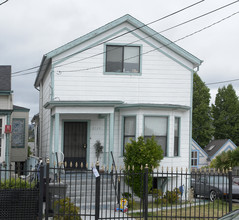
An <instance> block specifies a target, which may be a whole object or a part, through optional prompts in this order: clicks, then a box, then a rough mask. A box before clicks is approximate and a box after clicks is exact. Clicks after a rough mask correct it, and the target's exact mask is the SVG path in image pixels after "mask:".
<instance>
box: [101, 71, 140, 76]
mask: <svg viewBox="0 0 239 220" xmlns="http://www.w3.org/2000/svg"><path fill="white" fill-rule="evenodd" d="M104 75H123V76H141V75H142V73H133V72H104Z"/></svg>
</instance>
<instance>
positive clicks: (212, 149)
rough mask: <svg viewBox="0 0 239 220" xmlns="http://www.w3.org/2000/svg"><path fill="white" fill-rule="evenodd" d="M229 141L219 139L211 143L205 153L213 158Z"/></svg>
mask: <svg viewBox="0 0 239 220" xmlns="http://www.w3.org/2000/svg"><path fill="white" fill-rule="evenodd" d="M228 141H229V139H219V140H213V141H211V142H210V143H209V144H208V145H207V146H206V147H205V148H204V150H205V152H206V153H207V154H208V156H209V157H212V156H213V155H214V154H216V153H217V152H218V151H219V150H220V149H221V148H222V147H223V146H224V145H225V144H226V143H227V142H228Z"/></svg>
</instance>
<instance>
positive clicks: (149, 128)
mask: <svg viewBox="0 0 239 220" xmlns="http://www.w3.org/2000/svg"><path fill="white" fill-rule="evenodd" d="M152 136H154V137H155V140H156V141H157V143H158V144H159V145H160V146H161V147H162V150H163V152H164V156H167V136H168V117H161V116H156V117H155V116H145V118H144V138H145V139H147V138H151V137H152Z"/></svg>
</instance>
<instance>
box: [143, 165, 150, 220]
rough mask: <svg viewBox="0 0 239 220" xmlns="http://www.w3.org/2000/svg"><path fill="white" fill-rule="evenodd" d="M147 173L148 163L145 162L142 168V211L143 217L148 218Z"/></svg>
mask: <svg viewBox="0 0 239 220" xmlns="http://www.w3.org/2000/svg"><path fill="white" fill-rule="evenodd" d="M148 174H149V168H148V164H146V166H145V169H144V194H143V202H144V204H143V209H144V211H143V213H144V219H145V220H147V219H148V181H149V179H148Z"/></svg>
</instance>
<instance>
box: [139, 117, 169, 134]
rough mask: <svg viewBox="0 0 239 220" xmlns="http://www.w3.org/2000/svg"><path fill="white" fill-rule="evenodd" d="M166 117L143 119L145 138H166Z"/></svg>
mask: <svg viewBox="0 0 239 220" xmlns="http://www.w3.org/2000/svg"><path fill="white" fill-rule="evenodd" d="M167 123H168V119H167V117H145V130H144V134H145V136H152V135H154V136H167Z"/></svg>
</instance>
